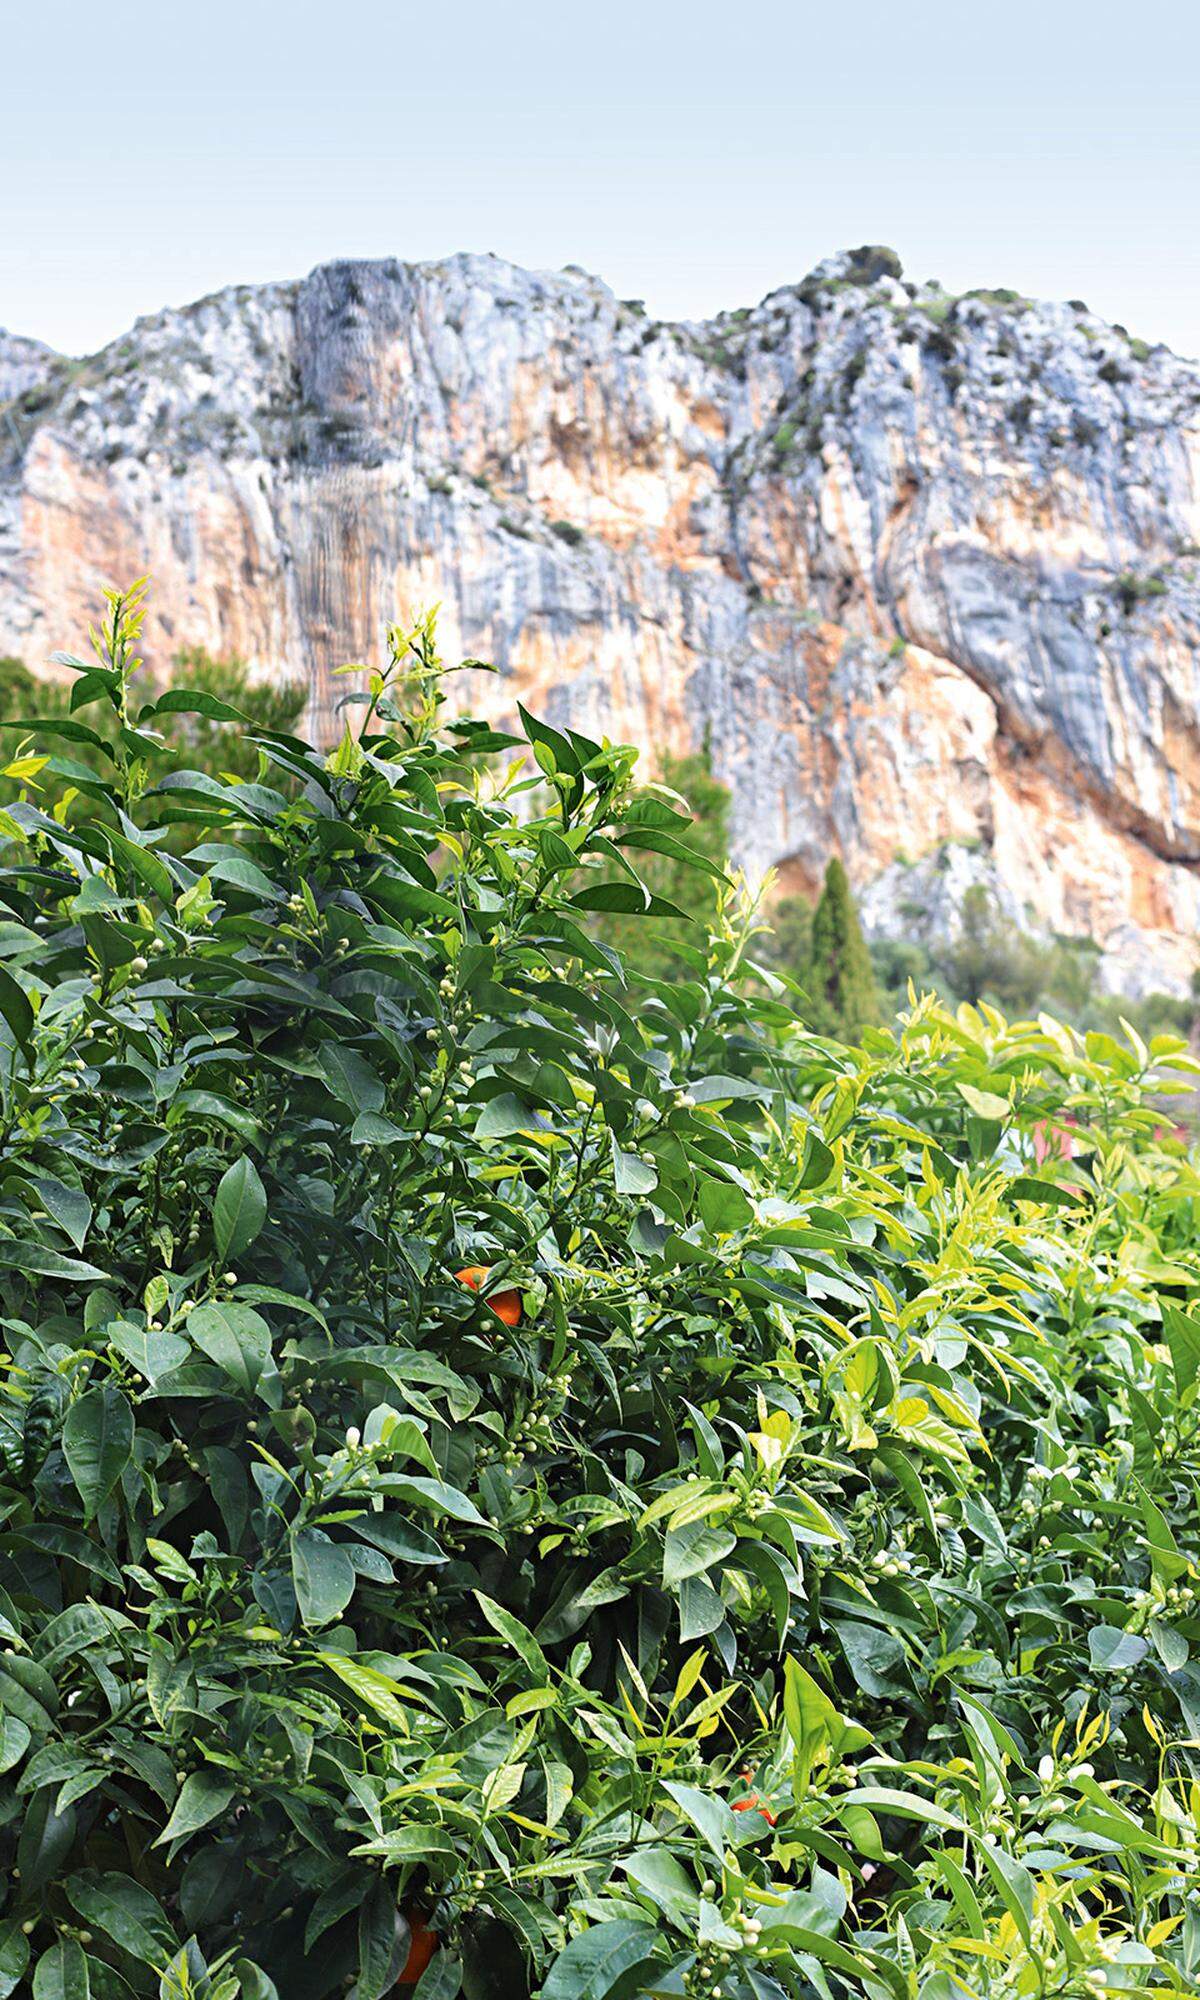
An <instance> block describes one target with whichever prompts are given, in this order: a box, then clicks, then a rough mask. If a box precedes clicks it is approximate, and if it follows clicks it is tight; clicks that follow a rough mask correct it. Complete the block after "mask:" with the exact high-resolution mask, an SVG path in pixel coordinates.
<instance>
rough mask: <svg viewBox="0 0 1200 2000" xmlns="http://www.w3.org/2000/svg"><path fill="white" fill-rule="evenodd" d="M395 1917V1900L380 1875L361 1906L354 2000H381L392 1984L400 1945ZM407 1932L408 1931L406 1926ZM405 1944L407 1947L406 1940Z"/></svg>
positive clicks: (405, 1940)
mask: <svg viewBox="0 0 1200 2000" xmlns="http://www.w3.org/2000/svg"><path fill="white" fill-rule="evenodd" d="M396 1916H397V1912H396V1898H395V1896H394V1895H393V1893H392V1890H391V1889H390V1888H389V1886H388V1884H387V1882H386V1880H385V1879H384V1877H383V1876H382V1875H381V1876H379V1877H378V1879H377V1880H376V1882H375V1883H374V1885H373V1887H372V1888H371V1890H370V1892H369V1894H368V1895H367V1896H366V1897H365V1899H364V1900H363V1902H362V1903H360V1905H359V1910H358V1980H357V1984H356V1985H355V1988H354V1994H355V2000H382V1995H383V1993H384V1992H385V1991H386V1990H387V1988H388V1987H389V1985H390V1984H391V1980H390V1978H389V1974H390V1971H391V1966H392V1957H393V1953H394V1952H395V1950H396V1945H397V1937H396ZM404 1929H405V1931H407V1929H408V1926H407V1924H405V1926H404ZM404 1942H405V1943H407V1938H405V1939H404ZM401 1965H403V1959H402V1960H401Z"/></svg>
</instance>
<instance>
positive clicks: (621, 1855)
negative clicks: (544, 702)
mask: <svg viewBox="0 0 1200 2000" xmlns="http://www.w3.org/2000/svg"><path fill="white" fill-rule="evenodd" d="M139 615H140V598H139V595H138V593H136V592H135V593H133V595H132V596H131V597H129V598H120V597H114V598H113V599H112V600H111V602H110V605H109V613H108V618H107V621H106V625H105V628H104V630H103V632H102V633H101V634H99V635H98V637H97V648H96V654H95V656H94V657H93V658H91V659H86V660H78V661H74V662H67V668H68V670H72V669H73V671H74V672H75V674H76V678H75V681H74V685H73V689H72V694H71V699H70V703H69V708H68V712H67V714H66V715H65V716H63V715H62V714H61V713H59V714H57V715H51V716H50V717H49V718H48V719H47V721H46V722H45V724H44V725H41V726H39V727H37V728H31V730H30V732H28V734H29V735H30V737H31V739H32V740H30V741H24V740H22V741H18V742H16V743H14V746H13V754H12V756H11V757H10V759H9V766H8V769H9V779H10V783H11V784H12V786H13V788H14V791H15V792H16V793H17V794H18V796H16V797H14V798H13V799H12V801H11V803H10V804H9V806H8V807H7V809H6V811H5V816H4V818H3V821H2V822H0V834H2V835H3V837H4V839H5V841H6V846H5V849H4V852H3V856H2V862H3V865H2V867H0V901H2V903H3V914H2V916H0V1119H2V1122H3V1136H4V1153H3V1169H2V1179H0V1318H2V1321H3V1337H4V1343H5V1345H4V1352H3V1362H4V1366H3V1371H2V1373H0V1645H2V1646H3V1653H2V1656H0V1751H2V1756H0V1851H2V1858H3V1861H4V1864H5V1870H4V1879H5V1883H6V1887H5V1890H4V1901H3V1905H2V1908H0V2000H2V1997H3V1996H4V1995H11V1994H21V1995H24V1994H26V1993H32V1994H33V1995H34V2000H92V1996H95V2000H127V1996H129V1995H134V1996H162V2000H323V1996H325V1995H327V1994H334V1993H339V1994H340V1993H342V1992H345V1991H347V1990H349V1991H352V1992H353V1994H354V1995H355V1996H356V2000H382V1996H383V1995H385V1994H388V1993H392V1992H395V1993H397V1994H404V1993H406V1992H407V1993H415V1994H416V1996H417V2000H457V1996H459V1995H460V1994H461V1995H463V1996H465V2000H524V1996H533V1995H541V1996H542V2000H639V1996H641V2000H659V1996H664V1995H665V1996H672V1995H673V1996H682V1995H688V1996H692V2000H699V1996H701V1995H703V1996H705V2000H781V1997H782V2000H812V1996H813V1995H814V1994H815V1995H817V1996H819V1997H820V2000H857V1996H860V1995H866V1996H868V2000H970V1996H975V1995H989V1996H995V2000H1001V1996H1003V2000H1013V1996H1024V1995H1028V1996H1031V2000H1032V1996H1038V2000H1040V1997H1041V1996H1045V1995H1049V1994H1064V1995H1091V1996H1095V1995H1097V1994H1100V1993H1103V1992H1105V1991H1109V1990H1113V1991H1117V1990H1119V1991H1123V1992H1130V1993H1147V1994H1149V1993H1163V1994H1166V1993H1180V1994H1186V1993H1196V1992H1197V1991H1200V1918H1198V1917H1197V1907H1198V1905H1197V1898H1196V1893H1195V1887H1196V1876H1197V1869H1198V1867H1200V1765H1198V1756H1200V1753H1198V1751H1197V1747H1196V1746H1197V1742H1198V1741H1200V1671H1198V1669H1197V1666H1196V1664H1195V1657H1196V1649H1200V1616H1198V1615H1197V1611H1198V1606H1197V1600H1196V1594H1195V1593H1196V1582H1195V1579H1196V1574H1197V1560H1198V1557H1200V1549H1198V1546H1197V1513H1196V1480H1197V1476H1198V1474H1200V1317H1196V1316H1195V1315H1194V1313H1193V1310H1192V1308H1193V1304H1194V1301H1195V1299H1196V1295H1197V1291H1198V1290H1200V1252H1198V1250H1197V1247H1196V1230H1195V1216H1196V1212H1197V1209H1196V1204H1197V1200H1198V1199H1200V1183H1198V1181H1197V1176H1196V1172H1195V1169H1194V1166H1193V1164H1192V1162H1191V1160H1190V1158H1189V1156H1188V1155H1187V1153H1186V1152H1185V1150H1184V1149H1183V1147H1182V1146H1181V1145H1180V1144H1179V1143H1177V1141H1176V1140H1175V1139H1174V1138H1173V1137H1172V1136H1171V1134H1170V1131H1169V1129H1166V1128H1165V1127H1164V1122H1163V1118H1162V1115H1161V1112H1160V1111H1159V1110H1158V1109H1157V1108H1156V1100H1157V1098H1158V1097H1159V1096H1160V1095H1161V1094H1162V1092H1164V1091H1165V1090H1168V1089H1170V1087H1171V1085H1172V1082H1173V1080H1174V1081H1175V1082H1178V1081H1180V1080H1182V1079H1186V1078H1187V1077H1189V1076H1190V1074H1191V1073H1192V1072H1193V1071H1194V1069H1195V1064H1194V1062H1193V1060H1192V1058H1191V1057H1190V1055H1189V1054H1188V1051H1187V1049H1186V1046H1185V1044H1184V1043H1183V1042H1182V1041H1181V1040H1180V1039H1178V1038H1175V1037H1171V1036H1167V1035H1163V1036H1160V1037H1158V1038H1156V1040H1155V1041H1154V1042H1153V1043H1152V1044H1151V1045H1150V1046H1148V1047H1147V1046H1146V1045H1145V1044H1143V1043H1141V1042H1140V1041H1139V1040H1138V1039H1137V1038H1136V1036H1129V1037H1127V1038H1126V1039H1124V1040H1121V1041H1118V1040H1116V1039H1114V1038H1111V1037H1107V1036H1105V1035H1102V1034H1092V1035H1089V1036H1087V1037H1086V1038H1083V1037H1081V1036H1079V1035H1077V1034H1075V1033H1073V1032H1072V1031H1070V1030H1068V1029H1065V1028H1060V1027H1058V1026H1057V1025H1056V1024H1054V1023H1053V1022H1051V1021H1049V1020H1045V1021H1043V1022H1042V1023H1040V1024H1031V1023H1025V1024H1018V1025H1017V1026H1015V1027H1009V1026H1008V1025H1007V1024H1006V1023H1005V1022H1004V1021H1003V1020H1002V1019H1001V1017H1000V1016H999V1015H998V1014H997V1013H996V1012H995V1011H994V1010H992V1009H990V1008H989V1007H987V1006H986V1005H980V1006H979V1007H978V1008H973V1007H970V1006H962V1007H960V1008H958V1009H957V1010H956V1011H950V1010H948V1009H947V1008H945V1007H943V1006H941V1005H940V1004H939V1003H937V1002H936V1001H935V1000H933V999H932V998H926V999H924V1000H922V1001H920V1002H919V1003H918V1004H916V1005H915V1006H914V1007H912V1008H911V1010H910V1011H909V1013H908V1014H907V1016H906V1017H905V1018H904V1019H903V1020H902V1021H900V1022H899V1023H897V1025H896V1026H895V1027H894V1028H891V1029H887V1030H884V1029H881V1028H878V1027H867V1028H866V1029H865V1030H864V1033H863V1036H862V1041H861V1044H860V1045H859V1046H857V1047H854V1048H851V1047H846V1046H842V1045H840V1044H838V1043H837V1042H836V1041H833V1040H831V1039H829V1038H824V1037H818V1036H816V1035H814V1034H813V1033H811V1032H809V1031H808V1030H807V1029H805V1028H804V1027H803V1026H801V1025H800V1023H799V1022H798V1021H797V1019H796V1016H795V1015H794V1014H793V1012H792V1011H791V1008H790V1007H789V1006H788V1005H787V1004H786V998H785V997H784V996H783V995H782V994H780V993H775V992H773V991H772V990H771V981H770V976H769V974H768V975H766V976H765V977H764V976H762V975H755V976H753V977H751V978H747V977H746V976H745V973H746V966H747V953H748V952H750V951H752V950H753V923H752V919H751V918H750V917H749V916H748V915H747V914H746V913H745V912H743V911H742V910H741V909H740V907H739V905H738V903H737V900H736V898H735V897H734V896H732V895H731V894H730V893H728V892H723V893H722V896H721V897H720V899H719V900H718V901H717V903H716V905H715V908H714V922H713V925H712V928H711V931H710V932H709V933H708V935H707V936H706V938H705V942H704V945H703V948H702V950H700V951H699V952H698V955H697V962H696V963H695V964H694V965H692V966H690V967H689V970H688V976H687V977H684V978H680V977H674V978H655V977H653V976H651V975H649V974H646V973H643V974H641V975H639V976H638V977H636V978H633V977H631V976H627V969H626V966H625V964H624V962H623V960H622V958H621V956H620V954H619V953H618V952H617V951H616V950H615V949H614V948H613V947H612V946H611V945H610V944H608V943H606V942H605V941H604V939H603V938H597V936H596V935H595V934H594V928H593V926H594V923H595V920H596V918H597V916H598V915H606V914H607V915H619V916H621V917H622V918H634V917H640V918H641V919H642V920H644V921H647V922H652V923H657V922H658V921H660V920H663V921H672V920H673V919H671V917H670V913H669V906H668V905H667V903H666V899H665V898H663V897H661V896H658V895H656V894H655V892H654V890H653V889H652V888H648V887H646V886H645V884H644V881H643V879H642V875H643V869H644V867H645V865H646V864H647V862H648V863H649V866H650V867H651V868H653V867H655V866H657V865H658V862H659V861H660V860H665V861H668V862H670V863H672V864H674V862H675V861H676V860H677V859H678V858H679V850H680V847H681V846H684V845H686V843H685V842H683V841H682V840H681V833H682V831H683V826H682V824H681V818H680V815H679V813H678V811H677V810H676V809H675V808H674V807H673V806H672V804H671V803H670V802H669V801H667V800H665V799H664V798H663V797H662V796H661V795H660V794H658V793H657V792H655V791H654V790H653V789H650V790H647V789H639V787H638V784H637V773H636V767H635V758H634V754H633V752H632V751H630V750H628V749H627V748H623V747H613V746H607V745H598V744H596V743H594V742H592V741H590V740H589V739H587V738H586V737H584V736H582V735H580V734H578V733H576V732H572V731H569V730H556V729H552V728H550V727H548V726H547V725H546V724H544V723H542V722H540V721H539V720H538V719H537V718H535V717H533V716H530V715H527V714H525V713H524V712H522V715H521V730H520V734H519V735H517V734H511V735H510V734H508V733H505V732H500V731H496V730H494V729H492V728H490V727H488V726H487V725H485V724H483V723H479V722H474V721H470V720H463V721H459V722H456V723H453V724H451V725H449V726H446V725H445V724H444V723H443V720H442V713H441V709H440V690H441V677H442V668H441V664H440V662H439V661H438V659H437V655H436V649H435V642H434V634H433V630H432V626H431V624H430V623H429V622H428V621H426V622H423V623H421V624H419V625H417V626H416V627H415V628H414V629H413V630H411V631H405V630H397V631H396V632H395V633H394V634H393V635H392V645H391V664H390V666H389V669H388V670H387V672H385V673H379V674H375V675H373V676H372V677H371V679H370V682H369V684H368V685H367V687H366V688H365V689H361V690H359V689H353V690H352V691H351V693H350V695H349V697H348V704H349V705H348V707H347V711H346V712H347V716H348V726H347V728H346V732H345V734H344V736H343V739H342V741H341V742H340V744H339V745H338V746H337V748H336V749H335V750H334V751H333V752H332V753H331V754H329V755H325V754H322V753H320V752H318V751H316V750H314V749H313V748H312V747H311V746H309V745H307V744H306V743H304V742H303V741H302V740H301V739H299V738H298V737H296V736H295V735H293V734H292V733H291V732H290V730H289V729H287V728H279V727H274V726H270V725H266V724H263V723H261V722H258V723H256V722H250V721H246V720H244V719H243V717H242V716H240V715H239V713H238V710H237V708H236V706H235V705H234V704H233V703H231V702H228V701H225V700H223V699H222V698H220V697H218V696H216V695H215V694H214V693H213V692H212V691H211V690H208V689H205V688H202V687H201V688H194V687H193V688H188V687H186V686H184V687H178V688H175V689H172V690H169V691H166V692H163V691H156V692H155V691H151V692H150V693H149V695H148V697H147V698H145V699H142V698H141V697H140V696H139V693H138V677H137V665H136V645H137V633H138V620H139ZM181 716H192V717H198V718H202V719H205V720H207V721H208V722H210V723H212V724H214V725H219V726H220V727H221V728H222V729H228V730H230V731H232V732H235V733H236V734H237V735H238V737H239V740H240V746H241V751H242V752H243V753H244V760H243V761H242V762H240V763H238V764H236V765H234V766H233V767H232V768H230V769H228V770H227V772H226V773H225V774H221V773H218V774H215V775H214V774H213V773H212V772H210V771H206V770H202V769H199V768H197V766H196V765H195V764H194V763H189V761H188V749H187V742H186V739H183V740H181V738H180V735H179V734H178V733H177V724H176V723H175V722H174V720H173V718H178V717H181ZM93 718H107V723H106V727H105V728H103V729H93V728H92V720H93ZM80 732H83V733H82V735H81V734H80ZM81 744H82V745H84V746H86V748H87V749H88V751H89V753H90V755H91V756H92V757H93V758H94V760H95V761H94V764H93V765H85V764H84V763H83V761H82V759H81V758H80V757H79V755H78V754H77V753H78V750H79V747H80V745H81ZM43 760H46V761H43ZM39 787H41V788H42V789H41V790H39V789H38V788H39ZM72 791H73V792H74V797H73V798H69V797H68V796H67V794H68V792H72ZM843 936H844V933H843Z"/></svg>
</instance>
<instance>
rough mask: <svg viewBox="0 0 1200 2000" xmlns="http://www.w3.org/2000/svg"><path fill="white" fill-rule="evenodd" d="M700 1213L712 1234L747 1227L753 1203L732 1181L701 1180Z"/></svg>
mask: <svg viewBox="0 0 1200 2000" xmlns="http://www.w3.org/2000/svg"><path fill="white" fill-rule="evenodd" d="M700 1214H701V1217H702V1219H703V1222H704V1226H705V1228H706V1229H711V1230H712V1232H713V1234H714V1236H728V1235H730V1234H731V1233H732V1232H733V1231H734V1230H735V1229H748V1228H749V1226H750V1224H751V1223H752V1222H753V1221H754V1208H753V1205H752V1204H751V1203H750V1202H748V1201H747V1199H746V1197H745V1195H744V1194H743V1193H742V1190H741V1189H740V1188H739V1187H735V1186H734V1184H733V1182H732V1181H717V1180H703V1181H701V1183H700Z"/></svg>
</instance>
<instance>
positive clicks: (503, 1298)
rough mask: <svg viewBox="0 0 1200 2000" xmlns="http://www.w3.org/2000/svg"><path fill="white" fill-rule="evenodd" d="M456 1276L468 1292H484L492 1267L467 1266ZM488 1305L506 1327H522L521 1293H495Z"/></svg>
mask: <svg viewBox="0 0 1200 2000" xmlns="http://www.w3.org/2000/svg"><path fill="white" fill-rule="evenodd" d="M454 1275H455V1276H456V1278H457V1279H458V1282H459V1284H460V1285H466V1287H467V1289H468V1291H472V1292H478V1291H482V1289H483V1287H484V1285H486V1283H487V1281H488V1279H489V1278H490V1277H491V1275H492V1267H491V1265H490V1264H467V1265H465V1266H464V1268H463V1269H462V1270H461V1271H456V1272H455V1274H454ZM487 1303H488V1305H489V1306H490V1307H491V1309H492V1311H493V1312H494V1313H495V1315H496V1318H497V1319H502V1320H503V1321H504V1324H505V1326H520V1324H521V1294H520V1292H518V1291H515V1290H510V1291H504V1292H493V1293H492V1296H491V1298H490V1299H489V1300H488V1301H487Z"/></svg>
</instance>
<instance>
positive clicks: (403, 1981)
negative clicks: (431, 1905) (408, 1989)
mask: <svg viewBox="0 0 1200 2000" xmlns="http://www.w3.org/2000/svg"><path fill="white" fill-rule="evenodd" d="M408 1928H409V1945H408V1957H407V1958H406V1959H405V1961H404V1970H403V1972H402V1973H401V1974H400V1978H399V1980H398V1981H397V1984H398V1985H400V1986H415V1985H416V1983H417V1981H418V1979H419V1978H420V1977H421V1974H422V1973H423V1972H424V1970H425V1967H426V1966H427V1965H428V1963H429V1961H430V1959H431V1958H432V1957H433V1954H434V1952H435V1951H436V1950H437V1948H438V1934H437V1932H436V1931H431V1930H430V1928H429V1926H428V1924H427V1923H426V1922H425V1919H424V1917H418V1916H416V1915H413V1916H410V1917H409V1919H408Z"/></svg>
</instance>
